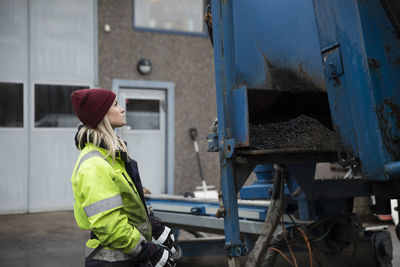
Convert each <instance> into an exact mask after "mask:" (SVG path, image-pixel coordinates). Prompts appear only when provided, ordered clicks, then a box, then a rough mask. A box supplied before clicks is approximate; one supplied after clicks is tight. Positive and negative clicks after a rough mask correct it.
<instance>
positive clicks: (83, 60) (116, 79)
mask: <svg viewBox="0 0 400 267" xmlns="http://www.w3.org/2000/svg"><path fill="white" fill-rule="evenodd" d="M157 2H160V4H158V6H157V4H156V6H152V5H153V4H152V3H153V1H145V0H133V1H132V0H99V1H95V0H90V1H89V0H88V1H79V0H74V1H71V0H57V1H46V0H20V1H13V0H0V101H1V107H0V109H1V111H0V136H1V138H0V146H1V148H2V151H3V153H2V158H1V163H0V212H1V213H10V212H27V211H42V210H57V209H70V208H72V203H73V199H72V191H71V185H70V175H71V173H72V169H73V166H74V164H75V160H76V158H77V156H78V154H79V152H78V151H77V150H76V149H75V147H74V142H73V138H74V135H75V132H76V126H77V125H78V123H79V122H78V121H77V119H76V118H75V116H74V113H73V110H72V106H71V103H70V99H69V95H70V93H71V92H72V91H73V90H77V89H80V88H95V87H100V88H108V89H110V90H114V91H115V92H116V93H117V94H118V100H119V101H120V103H121V105H123V106H124V107H125V109H126V115H127V119H128V126H126V127H124V128H123V129H121V131H120V132H119V134H121V135H122V137H123V138H124V139H127V141H128V147H129V149H130V151H132V153H131V154H132V156H133V157H134V158H136V159H137V160H138V164H139V168H140V171H141V173H142V179H143V183H144V185H145V186H147V187H148V189H149V190H150V191H153V192H154V193H175V194H183V193H184V192H186V191H192V190H193V189H194V187H195V186H196V185H199V184H200V176H199V170H198V167H197V162H196V156H195V151H194V148H193V142H192V140H191V138H190V135H189V129H191V128H196V129H197V131H198V141H199V147H200V158H201V163H202V167H203V172H204V174H205V178H206V180H207V182H208V183H209V184H214V185H215V184H216V183H217V182H218V180H219V179H218V176H219V164H218V155H217V154H216V153H208V152H207V140H206V136H207V134H208V133H209V131H210V126H211V125H212V123H213V122H214V119H215V117H216V100H215V85H214V70H213V51H212V46H211V43H210V40H209V39H208V37H207V34H206V29H205V28H204V24H203V22H202V21H199V18H202V16H203V14H204V2H203V1H183V0H182V1H178V0H177V1H157ZM199 2H202V3H201V4H200V5H199V4H198V3H199ZM182 3H185V4H182ZM163 5H164V6H163ZM177 7H180V8H177ZM185 10H192V11H191V12H189V13H187V12H186V13H185ZM193 10H194V11H193ZM135 14H136V15H135ZM142 59H146V60H145V61H141V60H142ZM139 62H141V63H143V62H144V64H142V67H144V72H143V73H145V71H146V69H147V70H148V68H149V66H150V64H151V70H150V73H148V74H142V73H140V71H139V69H138V63H139ZM149 63H150V64H149ZM129 122H134V123H133V124H132V125H130V124H129ZM146 155H147V156H146Z"/></svg>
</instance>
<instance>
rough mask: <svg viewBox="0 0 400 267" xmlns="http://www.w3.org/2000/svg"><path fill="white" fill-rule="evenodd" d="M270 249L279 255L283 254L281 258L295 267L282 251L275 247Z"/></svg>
mask: <svg viewBox="0 0 400 267" xmlns="http://www.w3.org/2000/svg"><path fill="white" fill-rule="evenodd" d="M268 249H270V250H273V251H276V252H278V253H279V254H281V256H282V257H283V258H284V259H285V260H286V261H287V262H288V263H289V264H290V265H292V266H294V264H293V262H292V261H291V260H290V259H289V258H288V257H287V256H286V255H285V253H283V252H282V251H280V250H279V249H277V248H274V247H269V248H268Z"/></svg>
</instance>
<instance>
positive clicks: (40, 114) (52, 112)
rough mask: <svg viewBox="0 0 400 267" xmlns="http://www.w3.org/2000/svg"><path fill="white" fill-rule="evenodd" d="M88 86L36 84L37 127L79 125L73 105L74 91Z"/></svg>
mask: <svg viewBox="0 0 400 267" xmlns="http://www.w3.org/2000/svg"><path fill="white" fill-rule="evenodd" d="M84 88H89V87H88V86H68V85H46V84H36V85H35V127H77V126H78V125H79V119H78V118H77V117H76V115H75V112H74V110H73V107H72V102H71V100H70V99H71V98H70V95H71V93H72V92H73V91H75V90H79V89H84Z"/></svg>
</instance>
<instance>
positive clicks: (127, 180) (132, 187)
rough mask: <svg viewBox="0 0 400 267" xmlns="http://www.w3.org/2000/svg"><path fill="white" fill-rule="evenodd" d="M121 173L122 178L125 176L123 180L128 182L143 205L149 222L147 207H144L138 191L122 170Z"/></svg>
mask: <svg viewBox="0 0 400 267" xmlns="http://www.w3.org/2000/svg"><path fill="white" fill-rule="evenodd" d="M122 175H123V176H124V178H125V180H126V181H127V182H128V184H129V185H130V186H131V187H132V190H133V191H134V192H135V193H136V195H137V196H138V197H139V199H140V202H142V205H143V207H144V210H145V211H146V215H147V219H148V220H149V222H150V221H151V220H150V215H149V213H148V211H147V207H146V205H145V204H144V203H143V201H142V199H141V198H140V195H139V193H138V192H137V191H136V190H135V188H136V187H134V186H133V184H132V183H131V182H129V180H128V178H127V177H126V176H125V173H123V172H122Z"/></svg>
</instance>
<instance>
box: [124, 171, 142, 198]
mask: <svg viewBox="0 0 400 267" xmlns="http://www.w3.org/2000/svg"><path fill="white" fill-rule="evenodd" d="M122 175H123V176H124V178H125V180H126V181H127V182H128V184H129V185H130V186H131V187H132V190H133V191H134V192H135V193H136V195H138V196H139V194H138V192H137V191H136V190H135V187H134V186H133V184H131V182H129V180H128V177H126V176H125V173H122Z"/></svg>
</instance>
